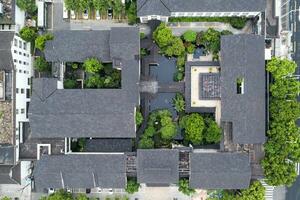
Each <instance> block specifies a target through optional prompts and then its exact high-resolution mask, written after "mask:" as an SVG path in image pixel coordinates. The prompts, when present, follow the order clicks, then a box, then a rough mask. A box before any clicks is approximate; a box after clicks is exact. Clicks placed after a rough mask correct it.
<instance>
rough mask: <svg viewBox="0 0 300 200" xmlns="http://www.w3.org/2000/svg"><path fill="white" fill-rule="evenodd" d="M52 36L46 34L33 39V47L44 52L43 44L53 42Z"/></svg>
mask: <svg viewBox="0 0 300 200" xmlns="http://www.w3.org/2000/svg"><path fill="white" fill-rule="evenodd" d="M53 37H54V36H53V35H52V34H50V33H47V34H45V35H40V36H38V37H37V38H36V39H35V47H36V48H37V49H39V50H41V51H44V49H45V43H46V41H48V40H53Z"/></svg>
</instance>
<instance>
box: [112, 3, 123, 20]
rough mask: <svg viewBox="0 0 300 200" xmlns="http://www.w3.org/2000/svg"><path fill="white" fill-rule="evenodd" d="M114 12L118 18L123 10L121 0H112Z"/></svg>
mask: <svg viewBox="0 0 300 200" xmlns="http://www.w3.org/2000/svg"><path fill="white" fill-rule="evenodd" d="M113 10H114V14H115V16H117V17H118V19H120V17H121V14H122V12H123V11H124V5H123V3H122V1H121V0H114V6H113Z"/></svg>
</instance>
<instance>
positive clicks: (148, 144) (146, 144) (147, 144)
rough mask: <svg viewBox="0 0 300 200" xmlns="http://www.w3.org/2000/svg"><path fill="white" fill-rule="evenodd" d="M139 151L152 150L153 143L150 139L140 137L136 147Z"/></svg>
mask: <svg viewBox="0 0 300 200" xmlns="http://www.w3.org/2000/svg"><path fill="white" fill-rule="evenodd" d="M138 147H139V149H153V148H154V141H153V139H152V138H151V137H142V139H141V140H140V141H139V145H138Z"/></svg>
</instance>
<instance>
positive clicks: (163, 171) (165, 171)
mask: <svg viewBox="0 0 300 200" xmlns="http://www.w3.org/2000/svg"><path fill="white" fill-rule="evenodd" d="M178 167H179V152H178V150H175V149H172V150H170V149H151V150H150V149H147V150H142V149H138V150H137V180H138V182H139V183H147V184H171V183H177V182H178V179H179V171H178Z"/></svg>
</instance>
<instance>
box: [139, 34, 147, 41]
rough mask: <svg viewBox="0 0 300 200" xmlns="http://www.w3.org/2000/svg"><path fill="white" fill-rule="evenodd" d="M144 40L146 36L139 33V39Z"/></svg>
mask: <svg viewBox="0 0 300 200" xmlns="http://www.w3.org/2000/svg"><path fill="white" fill-rule="evenodd" d="M144 38H146V35H145V33H143V32H140V39H141V40H142V39H144Z"/></svg>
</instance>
